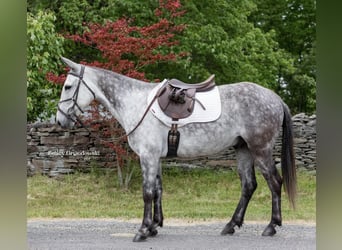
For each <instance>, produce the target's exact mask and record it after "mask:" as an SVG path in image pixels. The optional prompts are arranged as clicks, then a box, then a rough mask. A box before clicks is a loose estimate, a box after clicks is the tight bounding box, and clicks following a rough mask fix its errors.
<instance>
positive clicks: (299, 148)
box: [27, 113, 316, 176]
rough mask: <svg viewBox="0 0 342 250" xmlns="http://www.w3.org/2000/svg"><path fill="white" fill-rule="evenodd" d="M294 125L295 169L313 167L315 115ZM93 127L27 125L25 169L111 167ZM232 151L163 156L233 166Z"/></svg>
mask: <svg viewBox="0 0 342 250" xmlns="http://www.w3.org/2000/svg"><path fill="white" fill-rule="evenodd" d="M292 120H293V125H294V135H295V136H294V137H295V138H294V144H295V154H296V164H297V167H298V168H304V169H307V170H309V171H315V170H316V115H312V116H307V115H305V114H303V113H301V114H298V115H295V116H293V117H292ZM94 127H96V129H91V130H90V131H87V130H86V129H84V128H75V129H72V130H65V129H62V128H60V127H58V126H56V125H55V124H49V123H37V124H29V125H28V126H27V157H28V159H27V162H28V165H27V170H28V175H33V174H35V173H42V174H46V175H49V176H56V175H58V174H63V173H72V172H74V171H75V170H79V171H83V172H87V171H90V170H91V169H92V168H93V167H96V168H113V167H115V166H116V157H115V153H114V152H113V150H111V149H110V148H108V147H105V146H104V144H103V141H102V139H104V140H106V138H101V137H99V136H98V134H99V133H98V131H100V130H101V129H103V128H102V127H101V126H100V125H99V126H94ZM280 154H281V138H280V137H279V138H278V139H277V141H276V145H275V151H274V156H275V160H276V164H277V166H279V165H280ZM235 159H236V158H235V152H234V150H233V149H231V148H229V149H227V150H226V151H224V152H222V153H220V154H217V155H212V156H207V157H199V158H188V159H164V161H163V163H164V164H165V165H181V166H183V167H190V168H192V167H214V168H216V167H219V168H222V167H228V168H231V167H234V166H235V165H236V161H235Z"/></svg>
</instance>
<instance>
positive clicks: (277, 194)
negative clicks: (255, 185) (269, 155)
mask: <svg viewBox="0 0 342 250" xmlns="http://www.w3.org/2000/svg"><path fill="white" fill-rule="evenodd" d="M264 177H265V179H266V181H267V184H268V186H269V188H270V190H271V193H272V217H271V221H270V223H269V224H268V225H267V227H266V228H265V230H264V232H263V233H262V235H263V236H273V235H274V234H276V230H275V227H276V226H281V225H282V218H281V185H282V179H281V177H280V175H279V173H278V171H277V169H276V168H275V167H274V168H272V172H271V175H264Z"/></svg>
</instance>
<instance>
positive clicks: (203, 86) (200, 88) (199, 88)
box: [168, 75, 215, 92]
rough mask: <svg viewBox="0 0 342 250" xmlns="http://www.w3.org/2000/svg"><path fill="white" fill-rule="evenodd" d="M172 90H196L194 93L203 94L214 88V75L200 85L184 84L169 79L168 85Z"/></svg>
mask: <svg viewBox="0 0 342 250" xmlns="http://www.w3.org/2000/svg"><path fill="white" fill-rule="evenodd" d="M168 84H169V85H171V86H172V87H174V88H179V89H196V92H205V91H209V90H211V89H212V88H213V87H215V75H211V76H210V77H209V78H208V79H207V80H205V81H203V82H200V83H194V84H191V83H184V82H182V81H180V80H177V79H171V80H170V81H169V83H168Z"/></svg>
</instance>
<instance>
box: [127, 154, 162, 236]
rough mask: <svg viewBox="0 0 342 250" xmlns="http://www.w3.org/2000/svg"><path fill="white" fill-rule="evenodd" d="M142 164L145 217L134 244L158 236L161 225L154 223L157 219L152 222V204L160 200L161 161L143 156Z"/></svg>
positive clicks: (141, 158)
mask: <svg viewBox="0 0 342 250" xmlns="http://www.w3.org/2000/svg"><path fill="white" fill-rule="evenodd" d="M140 164H141V169H142V174H143V200H144V217H143V221H142V224H141V227H140V229H139V231H138V233H137V234H136V235H135V237H134V239H133V241H134V242H139V241H143V240H145V239H146V238H147V237H148V236H154V235H156V234H157V230H156V227H157V226H158V224H159V221H158V224H156V222H154V221H155V220H156V217H155V218H154V219H153V220H152V205H153V204H152V203H153V201H157V200H158V199H156V198H155V197H156V195H157V193H158V191H157V188H156V187H157V183H159V180H157V179H158V177H157V176H158V173H159V168H160V166H159V159H154V158H153V157H152V156H143V157H142V156H141V157H140ZM157 196H158V195H157ZM160 199H161V195H160ZM158 208H159V207H158ZM158 208H157V210H158ZM155 209H156V207H155ZM155 212H156V211H155ZM160 212H161V203H160ZM157 217H158V216H157Z"/></svg>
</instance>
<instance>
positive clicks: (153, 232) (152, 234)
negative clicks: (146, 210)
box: [148, 229, 158, 237]
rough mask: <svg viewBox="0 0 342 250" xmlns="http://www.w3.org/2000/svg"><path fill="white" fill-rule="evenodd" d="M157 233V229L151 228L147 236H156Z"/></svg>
mask: <svg viewBox="0 0 342 250" xmlns="http://www.w3.org/2000/svg"><path fill="white" fill-rule="evenodd" d="M157 234H158V230H156V229H153V230H152V231H149V234H148V236H150V237H154V236H156V235H157Z"/></svg>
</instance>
